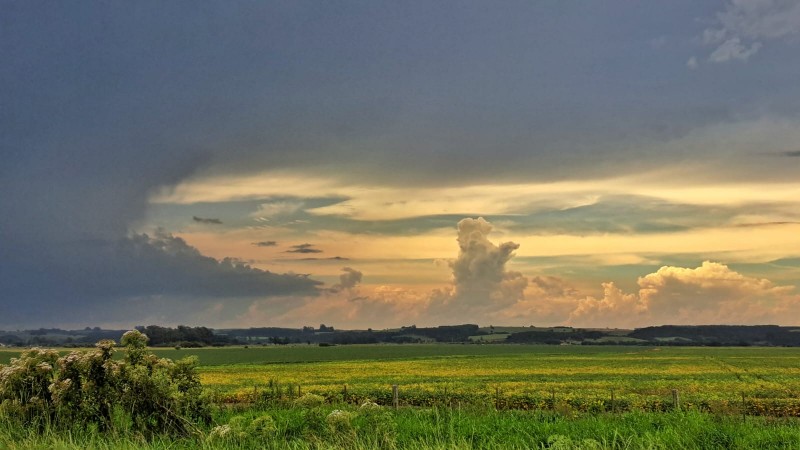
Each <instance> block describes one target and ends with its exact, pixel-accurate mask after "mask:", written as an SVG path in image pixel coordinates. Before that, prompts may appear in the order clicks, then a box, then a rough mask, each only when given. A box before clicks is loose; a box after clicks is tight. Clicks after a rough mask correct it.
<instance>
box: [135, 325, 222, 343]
mask: <svg viewBox="0 0 800 450" xmlns="http://www.w3.org/2000/svg"><path fill="white" fill-rule="evenodd" d="M136 329H137V330H139V331H141V332H142V333H144V334H146V335H147V337H148V338H150V345H151V346H153V347H165V346H181V347H206V346H211V345H227V344H235V343H238V341H236V340H235V339H231V338H230V337H229V336H225V335H220V334H215V333H214V330H212V329H211V328H206V327H187V326H185V325H178V327H177V328H169V327H160V326H157V325H148V326H146V327H145V326H138V327H136Z"/></svg>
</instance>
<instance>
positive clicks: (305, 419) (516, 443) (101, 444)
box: [0, 405, 800, 450]
mask: <svg viewBox="0 0 800 450" xmlns="http://www.w3.org/2000/svg"><path fill="white" fill-rule="evenodd" d="M335 408H340V409H343V410H345V411H346V412H347V413H348V415H349V417H351V420H349V421H346V422H345V423H344V424H338V425H334V424H332V423H331V422H330V421H329V420H328V421H326V417H327V416H328V415H329V414H330V413H331V412H332V411H333V410H334V409H335ZM264 415H269V416H270V417H271V418H272V420H273V421H274V425H275V429H274V431H272V432H270V433H267V434H252V433H249V432H246V431H245V432H241V433H238V434H237V433H233V434H231V435H230V436H226V437H224V438H221V439H214V438H213V436H212V435H213V432H212V430H213V425H212V426H211V427H208V428H205V429H202V430H201V433H199V434H197V435H194V436H188V437H182V438H173V437H168V436H159V435H156V436H153V437H151V438H149V439H145V438H144V437H143V436H141V435H138V434H136V433H132V432H130V431H126V430H116V431H115V430H111V431H109V432H104V433H101V432H99V431H97V430H96V429H89V430H80V429H75V430H68V431H56V430H54V429H48V428H45V429H44V430H43V431H40V430H37V429H33V428H24V427H20V426H18V425H12V424H11V422H8V421H4V422H0V449H3V450H5V449H8V450H22V449H39V448H49V449H64V450H67V449H99V450H104V449H131V450H133V449H136V450H139V449H142V450H144V449H154V450H155V449H184V448H186V449H212V448H214V449H216V448H221V449H250V448H266V449H380V448H384V449H531V448H540V449H548V448H550V449H625V450H627V449H752V448H758V449H792V448H800V422H799V421H798V420H797V419H776V418H760V417H748V418H747V419H746V420H744V421H743V420H742V418H741V417H735V416H716V415H711V414H705V413H700V412H680V411H676V412H668V413H647V412H630V413H624V414H617V415H613V414H583V415H579V416H577V417H568V416H564V415H561V414H558V413H555V412H544V411H537V412H526V411H494V410H492V409H450V408H426V409H418V408H401V409H399V410H391V409H382V410H378V411H371V412H368V413H364V412H361V411H359V410H358V409H357V408H354V407H351V406H345V405H338V406H331V405H324V406H322V407H313V408H308V407H282V408H275V409H256V408H250V409H243V410H232V409H226V410H220V411H217V413H216V415H215V424H216V425H217V426H220V425H223V424H234V425H235V424H236V423H247V422H248V421H251V420H252V419H253V418H257V417H261V416H264Z"/></svg>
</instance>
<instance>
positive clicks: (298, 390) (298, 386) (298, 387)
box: [297, 384, 302, 397]
mask: <svg viewBox="0 0 800 450" xmlns="http://www.w3.org/2000/svg"><path fill="white" fill-rule="evenodd" d="M300 394H301V392H300V385H299V384H298V385H297V396H298V397H302V395H300Z"/></svg>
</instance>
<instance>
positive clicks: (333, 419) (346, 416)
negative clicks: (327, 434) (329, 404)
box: [325, 409, 353, 431]
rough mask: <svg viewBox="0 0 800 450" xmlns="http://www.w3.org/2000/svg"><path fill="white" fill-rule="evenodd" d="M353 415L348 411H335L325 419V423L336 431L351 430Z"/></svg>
mask: <svg viewBox="0 0 800 450" xmlns="http://www.w3.org/2000/svg"><path fill="white" fill-rule="evenodd" d="M352 417H353V416H352V415H351V414H350V413H349V412H347V411H342V410H341V409H334V410H333V411H331V413H330V414H328V416H327V417H326V418H325V422H327V423H328V425H329V426H330V427H331V429H333V430H334V431H336V430H346V429H349V428H350V419H352Z"/></svg>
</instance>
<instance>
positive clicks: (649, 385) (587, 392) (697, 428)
mask: <svg viewBox="0 0 800 450" xmlns="http://www.w3.org/2000/svg"><path fill="white" fill-rule="evenodd" d="M151 350H152V351H153V352H154V353H155V354H157V355H158V356H161V357H167V358H173V359H176V358H180V357H183V356H190V355H193V356H197V357H198V359H199V361H200V366H199V377H200V380H201V382H202V384H203V386H204V387H205V388H207V389H209V390H210V391H211V392H212V398H213V399H214V400H215V403H216V405H217V407H216V410H215V412H214V416H213V422H212V423H211V424H209V425H205V426H201V428H198V429H197V430H196V433H195V434H193V435H191V436H184V437H180V436H177V437H176V436H166V435H165V436H154V437H152V438H149V439H147V440H142V439H139V438H137V437H136V436H135V434H129V433H127V432H125V431H117V432H115V433H112V434H103V433H99V432H98V431H97V430H85V431H81V430H75V431H73V432H71V433H67V434H65V433H64V432H63V431H60V430H53V431H46V430H45V431H44V432H42V431H41V430H40V431H36V430H33V429H30V428H21V427H19V426H12V425H10V424H9V425H7V426H6V425H3V424H2V423H0V449H6V448H7V449H26V448H64V449H72V448H131V449H138V448H142V449H145V448H254V447H263V448H309V449H311V448H354V449H366V448H389V449H394V448H418V449H423V448H443V449H444V448H448V449H455V448H458V449H460V448H463V449H472V448H480V449H484V448H485V449H501V448H520V449H522V448H553V449H556V448H559V449H561V448H563V449H578V448H592V449H599V448H603V449H605V448H609V449H611V448H624V449H638V448H664V449H666V448H697V449H700V448H741V449H745V448H757V447H758V448H796V447H797V446H798V445H800V421H798V418H797V416H798V415H800V402H798V394H799V393H800V376H798V375H800V349H796V348H752V347H750V348H710V347H695V348H688V347H641V346H631V347H622V346H529V345H442V344H439V345H435V344H432V345H365V346H336V347H318V346H308V345H300V346H277V347H251V348H244V347H228V348H201V349H181V350H176V349H173V348H170V349H151ZM17 354H18V352H17V351H10V350H7V351H3V352H0V358H2V360H0V361H2V362H3V363H6V362H7V361H8V359H10V358H11V357H13V356H15V355H17ZM123 355H124V351H119V352H118V353H117V356H123ZM393 384H397V385H398V386H399V394H400V395H399V406H400V408H399V409H393V408H391V405H392V403H393V398H392V390H391V386H392V385H393ZM345 386H346V391H345ZM673 389H676V390H678V393H679V407H677V408H676V407H675V405H673V403H672V402H673V397H672V390H673ZM612 390H613V393H614V400H613V401H612V400H611V393H612ZM315 394H316V395H315ZM742 394H744V396H743V395H742ZM309 400H311V402H310V403H309ZM369 401H373V402H375V403H377V404H379V405H383V406H384V407H383V408H380V409H378V410H373V409H366V410H365V409H364V407H362V406H361V405H363V404H365V403H366V402H369ZM367 404H369V403H367ZM265 417H266V418H268V420H267V422H263V420H264V419H260V418H265ZM332 417H333V418H334V419H332ZM259 420H261V421H262V422H258V421H259ZM255 423H262V424H263V423H267V424H269V427H268V429H265V428H263V427H262V428H254V425H253V424H255ZM122 427H123V430H124V425H122ZM220 430H223V431H224V430H233V431H229V433H231V434H226V435H224V436H223V435H220V433H221V431H220ZM237 430H239V431H237Z"/></svg>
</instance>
